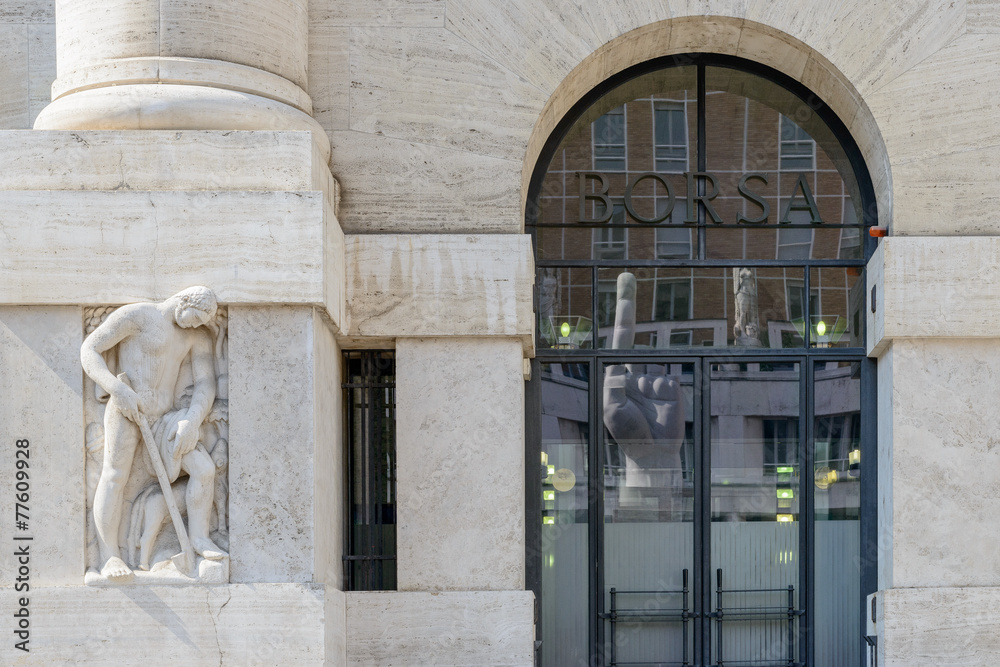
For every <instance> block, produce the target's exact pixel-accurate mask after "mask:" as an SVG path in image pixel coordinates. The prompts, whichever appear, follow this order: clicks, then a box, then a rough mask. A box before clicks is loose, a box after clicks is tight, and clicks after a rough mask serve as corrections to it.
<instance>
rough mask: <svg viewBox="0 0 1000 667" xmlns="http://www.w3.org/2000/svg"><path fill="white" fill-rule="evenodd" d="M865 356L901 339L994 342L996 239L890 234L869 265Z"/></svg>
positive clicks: (999, 269) (998, 273) (999, 294)
mask: <svg viewBox="0 0 1000 667" xmlns="http://www.w3.org/2000/svg"><path fill="white" fill-rule="evenodd" d="M872 287H875V289H876V296H875V299H876V302H875V311H876V312H875V313H874V315H869V329H868V332H869V339H868V349H869V354H878V352H879V351H880V350H881V348H882V347H883V346H884V345H885V344H886V343H887V342H888V341H891V340H894V339H899V338H928V337H947V338H954V339H958V338H996V336H997V325H996V317H995V313H997V312H998V310H1000V238H998V237H993V236H990V237H984V236H950V237H941V236H935V237H917V236H908V237H902V236H889V237H886V238H883V239H882V240H881V241H880V242H879V250H878V251H877V252H876V254H875V255H874V256H873V257H872V259H871V260H870V262H869V278H868V290H869V294H870V293H871V289H872Z"/></svg>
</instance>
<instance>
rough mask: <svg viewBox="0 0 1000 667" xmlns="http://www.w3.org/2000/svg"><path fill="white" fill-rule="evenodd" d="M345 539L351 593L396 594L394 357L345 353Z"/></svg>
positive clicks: (346, 574) (368, 352)
mask: <svg viewBox="0 0 1000 667" xmlns="http://www.w3.org/2000/svg"><path fill="white" fill-rule="evenodd" d="M344 376H345V377H344V379H345V382H344V384H343V388H344V399H345V403H346V406H345V407H346V416H347V419H346V433H345V439H346V443H347V447H346V449H347V461H346V470H347V480H346V483H347V499H346V501H347V514H348V516H347V535H346V542H347V543H346V545H345V546H346V548H345V555H344V580H345V581H344V583H345V586H346V587H347V590H351V591H382V590H395V589H396V360H395V354H394V353H393V352H392V351H376V350H362V351H351V352H345V353H344Z"/></svg>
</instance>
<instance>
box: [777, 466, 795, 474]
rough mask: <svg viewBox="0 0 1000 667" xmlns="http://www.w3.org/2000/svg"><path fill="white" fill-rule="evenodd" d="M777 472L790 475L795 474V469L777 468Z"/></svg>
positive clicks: (789, 467)
mask: <svg viewBox="0 0 1000 667" xmlns="http://www.w3.org/2000/svg"><path fill="white" fill-rule="evenodd" d="M778 472H779V473H787V474H791V473H793V472H795V468H793V467H792V466H778Z"/></svg>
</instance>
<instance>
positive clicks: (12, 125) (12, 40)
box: [0, 24, 30, 130]
mask: <svg viewBox="0 0 1000 667" xmlns="http://www.w3.org/2000/svg"><path fill="white" fill-rule="evenodd" d="M0 63H3V68H2V69H0V90H3V96H2V97H0V128H2V129H5V130H23V129H27V128H28V127H30V125H28V106H29V105H28V99H29V97H30V92H29V84H28V26H26V25H21V24H6V25H4V24H0Z"/></svg>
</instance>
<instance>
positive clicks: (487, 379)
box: [396, 338, 524, 591]
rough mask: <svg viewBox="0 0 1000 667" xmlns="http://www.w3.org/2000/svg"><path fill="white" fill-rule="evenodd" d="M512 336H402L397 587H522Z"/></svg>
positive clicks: (520, 389) (520, 463)
mask: <svg viewBox="0 0 1000 667" xmlns="http://www.w3.org/2000/svg"><path fill="white" fill-rule="evenodd" d="M522 355H523V352H522V349H521V344H520V342H519V341H517V340H514V339H506V340H505V339H502V338H500V339H486V338H480V339H476V338H465V339H461V338H457V339H456V338H453V339H446V338H414V339H404V338H401V339H399V340H398V341H397V343H396V470H397V480H396V491H397V528H396V530H397V536H396V543H397V560H396V571H397V580H398V587H399V590H400V591H463V590H521V589H523V588H524V382H523V380H522V377H521V369H522V363H521V362H522Z"/></svg>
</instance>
